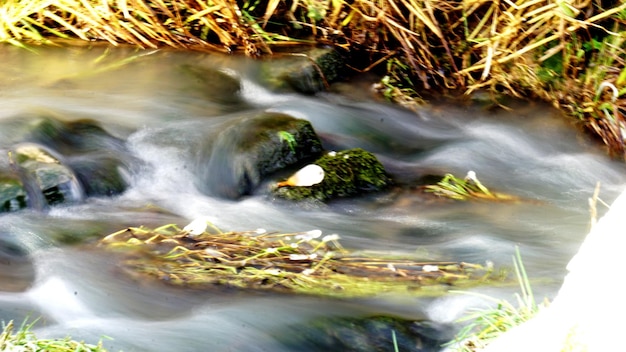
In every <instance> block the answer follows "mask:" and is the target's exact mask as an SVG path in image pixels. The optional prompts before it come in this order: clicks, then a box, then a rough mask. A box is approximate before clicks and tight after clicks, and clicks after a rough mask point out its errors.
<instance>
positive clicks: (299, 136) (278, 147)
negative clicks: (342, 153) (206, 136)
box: [198, 113, 322, 199]
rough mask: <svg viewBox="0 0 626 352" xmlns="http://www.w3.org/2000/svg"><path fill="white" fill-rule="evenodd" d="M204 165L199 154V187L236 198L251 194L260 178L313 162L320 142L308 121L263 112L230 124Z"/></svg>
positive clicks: (319, 151)
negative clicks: (306, 162) (299, 164)
mask: <svg viewBox="0 0 626 352" xmlns="http://www.w3.org/2000/svg"><path fill="white" fill-rule="evenodd" d="M208 142H209V143H210V144H211V146H210V147H207V148H206V149H207V150H209V151H210V158H209V161H208V163H207V161H206V159H205V158H206V156H205V154H206V152H205V151H203V152H201V155H200V160H199V161H198V165H203V166H202V169H201V170H200V180H201V181H200V182H201V183H202V184H201V185H200V188H201V189H203V190H205V191H208V193H210V194H213V195H218V196H222V197H226V198H230V199H236V198H238V197H241V196H243V195H246V194H250V193H251V192H252V191H253V190H254V189H255V188H256V187H257V186H258V185H259V184H260V183H261V181H262V179H263V178H264V177H265V176H267V175H270V174H272V173H274V172H276V171H278V170H281V169H284V168H286V167H288V166H291V165H294V164H297V163H300V162H302V161H303V160H312V159H314V158H316V157H318V156H319V155H320V153H321V152H322V143H321V141H320V139H319V137H318V136H317V134H316V133H315V131H314V130H313V127H312V126H311V123H310V122H309V121H307V120H302V119H296V118H294V117H291V116H289V115H285V114H279V113H262V114H260V115H256V116H252V117H244V118H242V119H238V120H236V121H233V123H232V124H231V125H230V126H228V127H227V128H226V129H224V130H223V131H221V132H220V134H219V135H218V136H217V138H215V139H214V140H211V141H208Z"/></svg>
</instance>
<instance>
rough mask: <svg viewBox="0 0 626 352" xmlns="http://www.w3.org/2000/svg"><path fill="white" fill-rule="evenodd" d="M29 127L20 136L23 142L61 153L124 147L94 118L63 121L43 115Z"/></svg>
mask: <svg viewBox="0 0 626 352" xmlns="http://www.w3.org/2000/svg"><path fill="white" fill-rule="evenodd" d="M30 126H32V127H31V130H30V132H29V134H28V135H27V136H25V137H24V139H23V140H24V141H27V142H33V143H38V144H42V145H44V146H46V147H48V148H51V149H53V150H55V151H57V152H59V153H61V154H63V155H75V154H79V153H87V152H92V151H97V150H117V151H123V150H124V149H125V144H124V141H123V140H121V139H119V138H117V137H115V136H113V135H111V134H110V133H109V132H107V131H106V130H105V129H104V128H102V126H100V124H99V123H98V122H97V121H94V120H90V119H80V120H75V121H68V122H66V121H61V120H59V119H56V118H54V117H49V116H46V117H41V118H37V119H34V120H33V121H32V122H30Z"/></svg>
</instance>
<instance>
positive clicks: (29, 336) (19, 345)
mask: <svg viewBox="0 0 626 352" xmlns="http://www.w3.org/2000/svg"><path fill="white" fill-rule="evenodd" d="M36 322H37V320H35V321H32V322H30V323H29V322H28V321H27V320H25V321H24V322H23V323H22V325H21V326H20V327H19V328H18V330H17V331H15V326H14V324H13V321H12V320H11V321H9V322H8V323H6V324H5V323H4V322H3V323H2V325H3V326H2V333H1V334H0V351H6V352H12V351H16V352H17V351H19V352H44V351H50V352H106V349H105V348H104V347H102V342H98V344H97V345H92V344H87V343H84V342H78V341H74V340H72V339H71V338H70V337H65V338H62V339H40V338H37V336H35V333H33V332H32V328H33V326H34V325H35V323H36Z"/></svg>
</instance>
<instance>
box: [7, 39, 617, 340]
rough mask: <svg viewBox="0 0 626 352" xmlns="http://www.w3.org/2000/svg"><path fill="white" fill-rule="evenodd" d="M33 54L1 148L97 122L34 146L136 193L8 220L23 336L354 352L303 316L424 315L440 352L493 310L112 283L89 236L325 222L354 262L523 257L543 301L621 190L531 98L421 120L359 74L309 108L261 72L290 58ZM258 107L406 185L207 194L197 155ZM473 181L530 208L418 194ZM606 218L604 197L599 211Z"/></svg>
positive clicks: (610, 165) (561, 121)
mask: <svg viewBox="0 0 626 352" xmlns="http://www.w3.org/2000/svg"><path fill="white" fill-rule="evenodd" d="M34 50H35V51H34V52H32V51H27V50H23V49H18V48H14V47H10V46H0V60H1V62H2V63H3V64H2V65H0V151H1V152H3V153H4V154H6V153H8V152H7V151H9V150H13V149H12V148H15V146H16V145H20V143H22V142H23V141H24V136H25V135H28V132H25V131H28V128H29V126H32V125H33V123H34V122H33V121H38V120H37V119H40V118H42V117H45V118H49V119H53V120H54V121H61V122H62V123H66V122H72V121H79V120H83V119H89V120H91V121H95V122H96V123H97V125H99V126H101V127H102V129H104V130H105V131H106V132H107V133H108V134H109V135H110V136H113V137H114V138H112V139H110V140H102V139H98V138H94V139H93V140H87V141H81V142H80V143H78V142H77V143H74V142H72V141H62V140H61V141H55V140H49V139H54V135H53V136H52V137H51V136H44V137H45V138H48V139H46V141H47V142H49V143H50V145H57V146H58V150H61V151H63V153H64V155H66V156H67V155H71V156H72V157H73V158H76V155H74V154H72V153H78V152H76V150H78V149H80V150H79V151H80V152H81V153H84V155H87V158H88V157H89V156H90V155H100V154H98V153H100V152H103V151H105V150H106V151H110V152H111V153H114V155H116V156H118V157H119V160H121V161H122V165H124V166H125V171H124V172H122V176H123V178H124V179H125V180H126V182H127V187H126V188H125V189H124V190H123V191H122V192H119V193H116V194H112V195H106V194H105V195H95V196H86V195H85V194H84V192H85V191H84V190H83V191H81V190H78V191H72V192H74V193H72V194H74V196H75V199H74V201H72V202H67V203H63V204H57V205H52V206H41V205H39V206H31V207H29V208H28V209H22V210H17V211H11V212H4V213H0V319H1V320H3V321H5V322H7V321H9V320H11V319H13V320H15V321H16V325H19V323H21V322H22V321H24V319H26V318H30V319H35V318H40V320H39V321H38V323H37V324H36V325H35V327H34V331H35V332H36V333H37V335H38V336H41V337H64V336H66V335H71V336H72V338H74V339H77V340H85V341H87V342H91V343H95V342H97V341H99V340H102V341H103V344H104V346H105V347H107V348H108V349H109V350H110V351H120V350H123V351H295V350H297V351H317V350H329V349H330V350H350V349H349V348H347V347H346V346H345V345H341V346H339V345H337V344H338V342H337V341H338V339H340V337H337V336H333V337H332V338H331V337H328V336H326V337H324V336H325V335H324V334H322V333H319V332H316V333H314V332H311V329H310V327H309V326H310V324H311V322H314V321H317V320H318V319H326V318H337V319H338V320H337V321H340V319H367V318H368V317H372V316H394V317H400V318H403V319H408V320H414V321H419V322H421V324H420V325H419V326H418V327H417V328H416V329H418V330H419V331H420V333H421V334H422V335H423V336H424V338H423V339H422V340H421V342H420V344H419V346H416V343H414V344H413V350H417V351H440V350H442V349H443V347H441V346H440V341H443V340H446V339H449V338H451V337H453V336H454V334H455V332H456V331H457V330H458V328H459V326H458V324H456V323H455V321H456V320H457V319H458V318H459V317H461V316H463V314H464V313H465V312H466V310H467V309H469V308H476V307H485V306H487V305H488V304H490V302H486V301H485V300H484V299H481V298H479V297H477V296H476V295H470V294H462V293H447V294H443V295H439V296H430V297H395V296H382V297H372V298H368V299H350V300H348V299H329V298H318V297H304V296H294V295H284V294H280V295H279V294H271V293H263V292H246V291H236V290H225V291H222V290H196V289H188V290H187V289H183V288H177V287H171V286H167V285H162V284H159V283H156V282H150V281H146V282H138V281H133V280H131V279H129V278H128V277H125V276H124V275H121V274H120V272H119V270H117V269H116V268H117V266H118V261H119V258H118V257H117V256H115V255H111V254H110V253H108V252H106V251H104V250H103V249H102V248H100V247H97V246H95V245H94V243H95V242H96V241H97V239H98V238H101V237H104V236H105V235H107V234H110V233H113V232H115V231H118V230H121V229H124V228H125V227H128V226H140V225H145V226H151V227H156V226H161V225H164V224H170V223H176V224H178V225H179V226H181V227H182V226H184V225H186V224H187V223H189V222H190V221H191V220H193V219H195V218H199V217H206V218H208V219H210V221H211V222H212V224H214V225H215V226H217V227H219V228H220V229H223V230H225V231H246V230H254V229H258V228H262V229H266V230H268V231H279V232H283V233H285V232H300V231H309V230H314V229H319V230H321V231H322V233H323V234H338V235H339V236H340V238H341V243H342V245H343V246H344V247H346V248H350V249H355V250H365V251H367V250H376V251H382V252H385V253H390V254H398V255H403V254H410V255H412V256H419V257H421V258H423V259H424V260H432V261H453V262H459V261H463V262H470V263H483V264H484V263H486V262H492V263H493V264H494V265H495V266H496V267H498V268H500V267H510V266H511V265H512V258H513V256H514V253H515V248H516V246H518V247H519V249H520V252H521V255H522V258H523V262H524V265H525V267H526V271H527V272H528V274H529V276H530V278H531V280H533V288H534V290H535V295H536V296H537V297H538V299H539V300H541V299H542V298H543V297H547V298H552V297H554V296H555V295H556V293H557V291H558V289H559V287H560V285H561V283H562V279H563V276H564V275H565V273H566V270H565V267H566V265H567V263H568V261H569V260H570V259H571V257H572V256H573V255H574V254H575V253H576V251H577V249H578V247H579V246H580V244H581V242H582V240H583V239H584V237H585V235H586V234H587V232H588V230H589V226H590V211H589V204H588V199H589V198H590V197H591V196H592V194H593V191H594V188H595V187H596V184H597V183H598V182H599V183H600V184H601V191H600V198H601V199H602V200H603V201H604V202H606V203H608V204H610V203H611V202H612V201H613V200H614V199H615V198H616V197H617V196H618V195H619V193H620V192H621V191H622V190H623V188H624V185H626V172H625V171H626V170H625V169H626V168H625V165H624V164H623V163H622V162H618V161H614V160H611V159H609V158H608V157H607V156H606V155H605V153H604V151H603V149H602V148H601V146H600V145H599V144H598V143H597V141H593V140H591V138H589V136H587V135H585V134H584V133H582V132H580V131H579V130H578V129H577V128H576V126H574V125H573V124H572V123H571V121H567V120H566V119H565V118H564V117H563V116H562V115H560V113H559V112H557V111H556V110H554V109H553V108H551V107H549V106H546V105H544V104H541V103H538V102H537V103H534V102H516V101H507V102H505V105H507V107H508V109H500V108H488V107H485V106H484V105H481V104H480V103H478V102H472V101H470V100H468V101H467V102H458V101H457V102H451V101H448V100H445V99H442V100H441V101H433V102H431V103H430V104H428V105H426V106H423V107H421V108H419V110H418V111H416V112H413V111H408V110H404V109H401V108H399V107H397V106H394V105H391V104H389V103H386V102H385V101H384V99H382V98H381V97H380V96H378V95H376V94H374V93H373V92H372V90H371V85H372V83H373V82H375V79H374V78H372V77H369V76H367V75H363V76H362V77H359V78H358V79H354V80H353V81H351V82H349V83H337V84H334V85H333V86H332V87H331V90H330V91H329V92H327V93H320V94H317V95H303V94H299V93H297V92H295V91H293V90H289V89H285V88H284V87H282V88H280V89H279V88H273V87H272V84H274V83H273V81H272V80H271V79H270V78H268V77H269V76H271V75H269V76H268V74H267V72H271V69H272V67H274V66H275V67H279V66H280V65H283V62H284V60H289V58H285V59H279V60H276V61H261V60H257V61H254V60H250V59H247V58H243V57H234V56H225V55H218V54H206V53H197V52H193V53H190V52H179V51H171V50H160V51H137V50H135V49H132V48H107V47H99V46H94V47H91V46H84V47H50V48H48V47H36V48H34ZM180 67H183V68H185V69H184V70H183V71H181V70H180V69H179V68H180ZM181 72H182V73H181ZM264 112H270V113H283V114H287V115H290V116H293V117H296V118H302V119H306V120H308V121H310V122H311V124H312V126H313V128H314V129H315V131H316V132H317V134H318V135H319V136H320V139H321V141H322V145H323V147H324V149H325V150H344V149H349V148H363V149H365V150H367V151H370V152H372V153H374V154H375V155H376V156H377V157H378V159H379V160H380V161H381V162H382V163H383V165H384V166H385V168H386V169H387V171H388V172H389V174H390V175H391V176H392V178H393V179H394V180H396V182H397V186H395V187H393V188H392V189H390V190H388V191H385V192H381V193H375V194H369V195H365V196H362V197H356V198H348V199H341V200H335V201H332V202H328V203H327V204H323V205H300V204H290V203H288V202H285V201H277V200H275V199H273V198H272V196H271V194H270V193H269V192H268V189H269V187H271V184H272V183H273V182H276V181H278V180H280V179H282V178H283V177H284V176H285V175H284V174H277V175H272V176H270V177H268V178H266V179H265V180H264V181H263V182H262V183H261V184H260V185H259V186H258V187H257V188H256V189H255V190H254V191H253V192H250V194H246V195H244V196H242V197H238V198H236V199H227V198H224V197H219V196H216V195H214V194H211V192H207V191H206V190H205V189H203V187H202V182H203V179H199V176H198V175H199V174H207V173H208V174H210V176H209V182H214V183H215V182H218V183H219V182H221V181H223V180H224V179H223V178H224V177H226V176H224V175H222V174H221V173H220V171H219V170H211V169H209V170H207V166H206V165H205V164H206V158H203V157H202V155H203V153H202V151H201V150H200V148H203V146H204V145H205V144H206V142H207V141H211V140H213V139H215V138H217V136H219V133H220V132H221V131H222V129H223V128H224V126H226V125H228V122H229V121H233V120H235V119H237V118H240V117H241V116H247V115H251V114H259V113H264ZM55 143H57V144H55ZM79 144H80V145H79ZM78 145H79V147H80V148H79V147H77V146H78ZM72 148H74V149H72ZM81 148H82V149H81ZM68 150H69V151H68ZM81 155H82V154H81ZM70 159H71V158H70ZM72 160H74V159H72ZM6 166H7V165H4V164H3V163H2V162H0V167H6ZM93 168H94V169H97V168H98V167H95V166H94V167H93ZM199 170H201V171H199ZM470 170H471V171H475V172H476V174H477V176H478V178H479V179H480V180H481V182H482V183H483V184H484V185H486V186H487V187H489V188H490V189H492V190H495V191H499V192H504V193H508V194H512V195H515V196H518V197H520V198H522V199H523V200H524V201H521V202H495V203H494V202H455V201H450V200H436V199H434V198H433V197H432V196H425V195H424V193H423V191H422V190H420V188H419V187H418V185H419V184H420V182H423V180H425V179H428V178H429V177H431V178H432V176H433V175H444V174H446V173H452V174H454V175H456V176H459V177H463V176H464V175H465V174H466V173H467V172H468V171H470ZM90 171H97V170H90ZM435 182H436V179H435ZM33 202H34V201H33ZM35 203H36V202H35ZM35 203H34V204H35ZM35 205H37V204H35ZM605 211H606V207H605V206H603V205H601V204H598V212H599V214H600V215H601V214H602V213H604V212H605ZM593 284H598V285H599V287H598V290H601V289H602V288H601V287H602V285H601V283H593ZM517 290H518V287H517V286H516V285H515V284H514V283H513V284H495V285H487V286H483V287H477V288H473V289H471V290H469V291H473V292H480V293H484V294H488V295H490V296H493V297H496V298H505V299H514V296H513V294H514V293H515V292H517ZM337 324H340V323H337ZM346 326H351V325H350V324H346V325H341V326H339V325H338V327H337V329H336V334H338V335H340V334H342V333H345V330H346V329H347V327H346ZM346 334H347V333H346ZM326 335H329V334H326ZM331 335H332V334H331ZM346 340H350V339H349V338H347V339H344V340H343V341H344V342H345V341H346ZM389 341H391V340H389ZM353 343H354V344H355V345H358V342H354V341H353ZM347 344H348V345H349V343H347ZM353 350H359V351H361V350H367V349H366V348H365V349H363V348H361V349H357V348H356V347H355V348H354V349H353ZM372 350H388V351H392V350H393V345H392V344H390V345H389V346H388V348H386V349H385V348H384V346H383V347H381V346H377V347H376V348H375V347H374V346H372Z"/></svg>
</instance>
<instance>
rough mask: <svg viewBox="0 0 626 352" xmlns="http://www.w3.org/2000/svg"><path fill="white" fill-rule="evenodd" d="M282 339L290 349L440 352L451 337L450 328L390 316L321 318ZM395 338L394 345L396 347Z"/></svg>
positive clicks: (360, 351)
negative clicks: (395, 349)
mask: <svg viewBox="0 0 626 352" xmlns="http://www.w3.org/2000/svg"><path fill="white" fill-rule="evenodd" d="M292 329H293V330H294V331H292V332H291V333H287V334H285V335H286V336H279V337H278V339H279V341H282V342H283V344H285V345H286V346H287V347H288V349H290V347H293V349H294V350H312V351H324V350H327V351H352V352H375V351H385V352H388V351H394V348H396V347H397V350H398V351H413V352H420V351H438V350H440V349H441V345H442V344H444V343H445V342H447V341H449V340H450V339H451V338H452V336H448V335H451V334H449V333H447V331H450V330H451V329H449V328H448V327H445V326H437V325H434V324H432V323H429V322H419V321H411V320H405V319H399V318H394V317H388V316H375V317H366V318H320V319H317V320H314V321H313V322H311V323H310V324H307V325H304V324H302V325H298V326H294V327H292ZM394 335H395V343H394Z"/></svg>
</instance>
